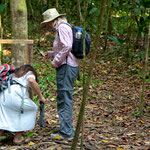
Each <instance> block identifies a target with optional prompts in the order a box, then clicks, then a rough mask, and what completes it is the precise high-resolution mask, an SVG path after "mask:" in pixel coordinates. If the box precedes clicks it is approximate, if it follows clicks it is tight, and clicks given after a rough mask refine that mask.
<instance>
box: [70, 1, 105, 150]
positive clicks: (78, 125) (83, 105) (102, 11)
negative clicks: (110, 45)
mask: <svg viewBox="0 0 150 150" xmlns="http://www.w3.org/2000/svg"><path fill="white" fill-rule="evenodd" d="M105 5H106V0H102V3H101V12H100V20H99V25H98V28H97V32H96V36H95V39H94V45H93V46H94V48H93V50H92V54H91V59H90V66H89V72H88V77H87V80H86V83H85V86H84V89H83V97H82V103H81V107H80V112H79V116H78V121H77V125H76V131H75V136H74V139H73V142H72V146H71V150H75V149H76V145H77V141H78V137H79V133H80V128H81V124H82V120H83V116H84V110H85V104H86V98H87V94H88V89H89V85H90V82H91V77H92V75H93V68H94V64H95V57H96V52H97V51H96V50H97V47H98V39H99V35H100V32H101V28H102V23H103V14H104V12H105Z"/></svg>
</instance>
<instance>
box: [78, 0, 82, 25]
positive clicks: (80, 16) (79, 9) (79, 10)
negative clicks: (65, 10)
mask: <svg viewBox="0 0 150 150" xmlns="http://www.w3.org/2000/svg"><path fill="white" fill-rule="evenodd" d="M77 10H78V16H79V18H80V24H82V23H83V17H82V14H81V7H80V0H77Z"/></svg>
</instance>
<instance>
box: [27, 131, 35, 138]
mask: <svg viewBox="0 0 150 150" xmlns="http://www.w3.org/2000/svg"><path fill="white" fill-rule="evenodd" d="M34 134H35V133H34V132H29V133H28V135H27V137H32V136H33V135H34Z"/></svg>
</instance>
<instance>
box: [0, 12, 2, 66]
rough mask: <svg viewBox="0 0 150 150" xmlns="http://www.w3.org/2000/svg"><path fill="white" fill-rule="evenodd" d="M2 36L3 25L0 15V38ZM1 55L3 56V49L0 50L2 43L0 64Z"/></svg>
mask: <svg viewBox="0 0 150 150" xmlns="http://www.w3.org/2000/svg"><path fill="white" fill-rule="evenodd" d="M2 38H3V27H2V19H1V15H0V39H2ZM2 57H3V50H2V44H0V65H1V63H2Z"/></svg>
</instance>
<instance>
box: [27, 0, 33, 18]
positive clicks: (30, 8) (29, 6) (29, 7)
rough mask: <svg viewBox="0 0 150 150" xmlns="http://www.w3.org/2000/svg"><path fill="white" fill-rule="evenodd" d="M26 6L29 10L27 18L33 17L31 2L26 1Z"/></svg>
mask: <svg viewBox="0 0 150 150" xmlns="http://www.w3.org/2000/svg"><path fill="white" fill-rule="evenodd" d="M27 4H28V9H29V10H30V11H28V16H29V17H30V16H31V17H33V16H34V15H33V13H34V11H33V8H32V4H31V0H28V1H27ZM29 12H30V14H29Z"/></svg>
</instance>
